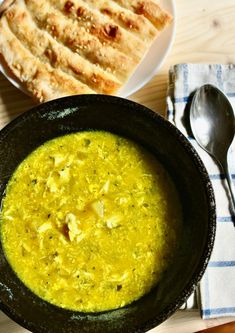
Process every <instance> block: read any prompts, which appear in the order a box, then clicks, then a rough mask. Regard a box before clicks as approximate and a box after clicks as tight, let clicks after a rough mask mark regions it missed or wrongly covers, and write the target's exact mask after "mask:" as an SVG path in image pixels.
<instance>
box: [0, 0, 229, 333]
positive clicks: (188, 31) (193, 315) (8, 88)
mask: <svg viewBox="0 0 235 333" xmlns="http://www.w3.org/2000/svg"><path fill="white" fill-rule="evenodd" d="M176 9H177V32H176V40H175V43H174V46H173V48H172V50H171V53H170V55H169V56H168V59H167V60H166V62H165V64H164V66H163V67H162V68H161V70H160V71H159V72H158V74H157V75H156V76H155V77H154V78H153V79H152V80H151V81H150V82H149V83H148V84H147V85H146V86H145V87H143V88H142V89H141V90H139V91H138V92H137V93H135V94H134V95H132V96H130V99H131V100H134V101H137V102H139V103H142V104H144V105H145V106H147V107H149V108H151V109H153V110H154V111H157V112H159V113H161V114H163V115H164V114H165V109H166V102H165V96H166V90H167V80H168V70H169V67H170V66H172V65H174V64H176V63H182V62H195V63H235V34H234V31H235V1H234V0H223V1H218V0H217V1H205V0H190V1H189V0H176ZM33 104H34V103H33V102H32V100H31V99H30V98H29V97H28V96H25V95H24V94H23V93H21V92H20V91H18V90H17V89H16V88H14V87H13V86H12V85H11V84H10V83H9V82H8V81H7V80H6V79H5V78H4V76H3V75H2V74H0V128H1V127H3V126H4V125H6V124H7V123H8V122H9V121H10V120H12V119H13V118H15V117H16V116H17V115H19V114H20V113H22V112H25V111H27V110H28V109H29V108H30V107H32V106H33ZM234 319H235V318H221V319H215V320H205V321H203V320H202V319H200V317H199V313H198V312H197V311H178V312H177V313H176V314H175V315H173V316H172V317H171V318H170V319H168V320H167V321H165V322H164V323H163V324H162V325H160V326H158V327H157V328H155V329H153V330H151V331H150V332H151V333H193V332H195V331H198V330H200V329H205V328H208V327H213V326H215V325H219V324H222V323H225V322H229V321H232V320H234ZM26 332H28V331H27V330H25V329H23V328H21V327H20V326H18V325H17V324H15V323H14V322H13V321H11V320H10V319H8V318H7V317H6V316H5V315H4V314H2V313H0V333H26Z"/></svg>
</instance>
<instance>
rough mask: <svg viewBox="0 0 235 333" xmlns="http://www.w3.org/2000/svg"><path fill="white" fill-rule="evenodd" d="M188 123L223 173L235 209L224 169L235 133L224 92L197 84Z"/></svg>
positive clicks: (228, 103)
mask: <svg viewBox="0 0 235 333" xmlns="http://www.w3.org/2000/svg"><path fill="white" fill-rule="evenodd" d="M190 125H191V129H192V132H193V135H194V137H195V139H196V141H197V143H198V144H199V145H200V146H201V147H202V148H203V149H204V150H205V151H206V152H208V153H209V154H210V155H211V156H212V157H213V158H214V159H215V160H216V161H217V163H218V164H219V166H220V168H221V170H222V172H223V173H224V175H225V177H226V179H227V182H228V188H229V191H230V195H231V198H232V203H233V211H234V210H235V197H234V193H233V189H232V178H231V175H230V173H229V170H228V150H229V147H230V145H231V143H232V141H233V138H234V133H235V117H234V112H233V108H232V106H231V104H230V102H229V100H228V98H227V96H226V95H225V94H224V93H223V92H222V91H221V90H220V89H218V88H217V87H215V86H213V85H210V84H206V85H204V86H202V87H201V88H199V89H198V90H197V91H196V93H195V95H194V97H193V100H192V104H191V107H190Z"/></svg>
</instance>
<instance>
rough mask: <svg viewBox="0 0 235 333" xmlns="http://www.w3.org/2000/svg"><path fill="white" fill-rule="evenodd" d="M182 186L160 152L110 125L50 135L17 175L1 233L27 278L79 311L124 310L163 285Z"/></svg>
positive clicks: (56, 300)
mask: <svg viewBox="0 0 235 333" xmlns="http://www.w3.org/2000/svg"><path fill="white" fill-rule="evenodd" d="M180 220H181V214H180V205H179V200H178V197H177V194H176V190H175V188H174V186H173V183H172V182H171V180H170V178H169V176H168V174H167V172H166V171H165V169H164V168H163V167H162V166H161V164H159V163H158V162H157V161H156V160H155V158H154V157H153V156H152V155H151V154H150V153H148V152H147V151H145V150H144V149H143V148H141V147H139V146H138V145H136V144H135V143H133V142H132V141H130V140H127V139H124V138H122V137H119V136H117V135H114V134H111V133H108V132H98V131H97V132H90V131H89V132H88V131H87V132H80V133H75V134H70V135H66V136H63V137H59V138H56V139H54V140H51V141H48V142H46V143H45V144H44V145H42V146H40V147H39V148H38V149H36V150H35V151H34V152H33V153H32V154H30V155H29V156H28V157H27V158H26V159H25V160H24V161H23V162H22V163H21V164H20V165H19V167H18V168H17V170H16V171H15V173H14V174H13V176H12V178H11V180H10V182H9V184H8V186H7V191H6V196H5V199H4V200H3V209H2V213H1V238H2V244H3V248H4V251H5V254H6V257H7V259H8V261H9V263H10V264H11V266H12V268H13V269H14V271H15V272H16V273H17V275H18V276H19V278H20V279H21V280H22V281H23V282H24V284H25V285H26V286H27V287H28V288H30V289H31V290H32V291H33V292H34V293H35V294H36V295H38V296H39V297H41V298H43V299H44V300H46V301H48V302H50V303H53V304H55V305H57V306H60V307H63V308H67V309H72V310H77V311H86V312H87V311H103V310H109V309H114V308H118V307H122V306H124V305H126V304H129V303H131V302H132V301H134V300H136V299H138V298H140V297H141V296H143V295H144V294H145V293H147V292H148V291H150V289H151V288H152V287H153V286H154V285H156V283H157V282H158V281H159V279H160V278H161V275H162V273H163V272H164V271H165V270H166V268H167V265H168V264H169V261H170V259H171V257H172V253H173V252H174V248H175V246H176V242H177V235H178V230H179V226H180Z"/></svg>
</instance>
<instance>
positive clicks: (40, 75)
mask: <svg viewBox="0 0 235 333" xmlns="http://www.w3.org/2000/svg"><path fill="white" fill-rule="evenodd" d="M16 50H17V52H16ZM0 53H1V54H2V56H3V57H4V60H5V61H6V63H7V64H8V66H9V68H10V70H11V71H12V72H13V74H14V75H15V76H16V77H17V78H18V79H19V80H20V82H22V83H23V85H24V86H25V87H26V88H27V89H28V91H29V92H30V93H31V94H32V95H33V96H34V97H35V98H36V99H37V100H38V101H40V102H44V101H47V100H50V99H54V98H58V97H62V96H67V95H76V94H91V93H94V91H93V90H91V89H90V88H89V87H88V86H86V85H84V84H82V83H79V82H78V81H77V80H75V79H74V78H71V77H69V76H68V75H67V74H65V73H63V72H62V71H61V70H59V69H53V68H52V67H51V66H50V65H49V64H44V63H42V62H41V61H40V60H38V59H37V58H35V57H34V56H33V55H32V54H31V53H30V52H29V51H28V50H26V49H25V48H24V47H23V46H22V44H21V43H20V42H19V40H18V39H17V38H16V37H15V36H14V34H12V33H11V31H10V29H9V28H8V24H7V20H6V18H5V17H3V18H2V19H1V20H0Z"/></svg>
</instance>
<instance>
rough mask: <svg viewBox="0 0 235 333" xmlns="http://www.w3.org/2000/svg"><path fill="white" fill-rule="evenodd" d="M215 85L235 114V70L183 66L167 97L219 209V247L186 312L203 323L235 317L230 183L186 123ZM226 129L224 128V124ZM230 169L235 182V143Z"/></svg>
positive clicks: (177, 69)
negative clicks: (193, 105) (200, 96)
mask: <svg viewBox="0 0 235 333" xmlns="http://www.w3.org/2000/svg"><path fill="white" fill-rule="evenodd" d="M206 83H211V84H213V85H216V86H218V87H219V88H220V89H222V90H223V91H224V92H225V93H226V94H227V96H228V97H229V99H230V102H231V104H232V105H233V108H234V110H235V66H234V65H207V64H180V65H176V66H174V67H173V68H172V69H171V70H170V74H169V91H168V96H167V105H168V119H169V120H170V121H171V122H172V123H174V125H175V126H176V127H178V129H179V130H180V131H181V132H183V134H184V135H185V136H186V137H187V138H188V140H189V141H190V142H191V144H192V145H193V146H194V148H195V149H196V150H197V152H198V153H199V155H200V156H201V159H202V160H203V162H204V164H205V166H206V168H207V171H208V173H209V176H210V179H211V182H212V185H213V188H214V192H215V199H216V206H217V231H216V238H215V246H214V249H213V252H212V256H211V259H210V262H209V264H208V267H207V269H206V272H205V274H204V276H203V278H202V280H201V282H200V284H199V286H198V289H197V290H196V292H195V293H194V294H193V295H192V296H191V297H190V298H189V300H188V301H187V303H186V304H185V308H186V309H188V308H192V307H195V305H196V304H195V301H196V300H197V305H198V306H199V308H200V309H201V315H202V318H203V319H209V318H217V317H225V316H235V223H234V220H235V216H234V214H233V212H232V211H231V210H230V202H229V201H230V198H229V195H228V193H227V183H226V180H225V177H224V175H223V174H221V172H220V170H219V168H218V166H217V164H216V163H215V161H214V160H213V159H212V158H211V157H210V156H209V155H208V154H207V153H206V152H205V151H204V150H202V149H201V148H200V147H199V146H198V144H197V143H196V141H195V140H194V139H193V137H192V136H191V134H190V133H191V132H190V130H189V128H188V127H187V126H189V125H188V124H185V123H184V119H185V117H184V116H185V114H186V113H187V112H189V108H188V104H187V102H188V101H189V100H190V98H191V97H192V93H193V92H194V91H195V89H197V88H199V87H200V86H202V85H204V84H206ZM221 126H223V124H221ZM229 168H230V172H231V174H232V178H233V179H235V140H234V141H233V143H232V145H231V149H230V151H229Z"/></svg>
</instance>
